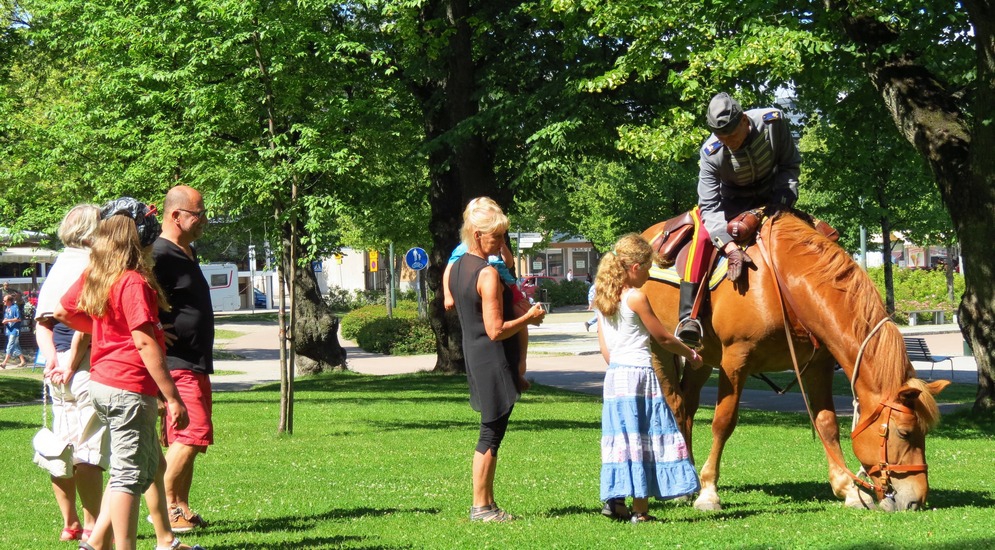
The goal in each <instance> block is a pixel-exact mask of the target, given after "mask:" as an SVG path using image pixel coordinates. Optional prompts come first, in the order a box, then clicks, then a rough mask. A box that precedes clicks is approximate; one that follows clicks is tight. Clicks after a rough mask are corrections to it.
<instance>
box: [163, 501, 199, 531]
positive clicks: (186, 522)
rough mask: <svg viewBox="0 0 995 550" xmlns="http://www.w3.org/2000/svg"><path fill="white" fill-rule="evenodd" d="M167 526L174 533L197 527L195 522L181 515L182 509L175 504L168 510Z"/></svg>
mask: <svg viewBox="0 0 995 550" xmlns="http://www.w3.org/2000/svg"><path fill="white" fill-rule="evenodd" d="M169 527H170V528H171V529H172V530H173V532H174V533H189V532H190V531H193V530H194V528H195V527H197V524H196V523H194V522H192V521H190V518H188V517H186V516H185V515H183V510H181V509H180V507H179V506H175V507H173V508H171V509H170V510H169Z"/></svg>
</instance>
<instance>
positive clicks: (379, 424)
mask: <svg viewBox="0 0 995 550" xmlns="http://www.w3.org/2000/svg"><path fill="white" fill-rule="evenodd" d="M367 424H369V425H370V426H374V427H376V428H377V429H378V430H381V431H397V430H476V429H477V427H478V426H479V425H480V424H479V423H478V422H476V421H459V420H438V421H435V422H424V421H419V422H389V421H367ZM600 427H601V421H600V420H599V421H590V422H585V421H578V420H562V419H559V420H558V419H545V420H516V419H515V417H514V415H512V419H511V424H510V427H509V429H510V430H514V431H516V432H518V431H537V432H545V431H550V430H594V429H598V428H600Z"/></svg>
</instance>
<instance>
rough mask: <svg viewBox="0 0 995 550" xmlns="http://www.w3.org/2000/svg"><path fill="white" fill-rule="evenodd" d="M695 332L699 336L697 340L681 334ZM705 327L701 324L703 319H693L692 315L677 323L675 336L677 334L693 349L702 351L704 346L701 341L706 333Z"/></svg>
mask: <svg viewBox="0 0 995 550" xmlns="http://www.w3.org/2000/svg"><path fill="white" fill-rule="evenodd" d="M688 332H690V333H693V334H694V335H695V336H697V340H688V339H685V338H683V337H682V336H681V334H682V333H688ZM704 333H705V331H704V328H703V327H702V326H701V321H699V320H697V319H692V318H690V317H685V318H684V319H682V320H681V322H679V323H677V328H675V329H674V336H676V337H677V338H678V339H679V340H680V341H681V342H683V343H684V345H685V346H687V347H689V348H691V349H693V350H694V351H701V349H702V348H703V347H704V346H703V344H702V343H701V338H702V336H703V335H704Z"/></svg>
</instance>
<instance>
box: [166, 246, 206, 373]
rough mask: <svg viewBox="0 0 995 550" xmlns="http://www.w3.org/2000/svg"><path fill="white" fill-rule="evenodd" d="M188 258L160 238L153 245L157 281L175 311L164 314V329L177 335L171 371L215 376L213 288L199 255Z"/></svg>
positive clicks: (170, 355)
mask: <svg viewBox="0 0 995 550" xmlns="http://www.w3.org/2000/svg"><path fill="white" fill-rule="evenodd" d="M193 256H194V257H193V259H192V260H191V259H190V258H188V257H187V255H186V253H185V252H183V249H182V248H180V247H179V246H177V245H175V244H173V243H172V242H170V241H168V240H166V239H163V238H161V237H160V238H159V239H157V240H156V241H155V244H154V245H152V258H153V259H154V260H155V267H154V269H153V271H154V272H155V276H156V279H157V280H158V281H159V286H161V287H162V291H163V292H165V293H166V299H167V300H168V301H169V305H170V306H172V308H173V310H172V311H168V312H166V311H160V312H159V320H160V321H162V324H163V325H168V324H172V325H173V327H172V328H167V329H166V331H167V332H172V333H173V334H175V335H176V338H177V339H176V341H175V342H173V345H172V346H167V347H166V365H167V366H168V367H169V370H192V371H195V372H201V373H206V374H211V373H213V372H214V357H213V351H214V309H213V308H212V307H211V287H210V285H208V284H207V279H205V278H204V274H203V273H202V272H201V270H200V264H199V262H198V261H197V252H196V251H194V252H193Z"/></svg>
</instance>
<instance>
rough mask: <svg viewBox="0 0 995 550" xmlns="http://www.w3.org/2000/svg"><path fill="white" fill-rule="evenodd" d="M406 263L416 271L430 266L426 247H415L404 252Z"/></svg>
mask: <svg viewBox="0 0 995 550" xmlns="http://www.w3.org/2000/svg"><path fill="white" fill-rule="evenodd" d="M404 263H406V264H408V267H410V268H411V269H414V270H415V271H421V270H423V269H425V268H426V267H428V254H427V253H426V252H425V249H424V248H419V247H417V246H416V247H414V248H411V249H410V250H408V252H407V253H406V254H404Z"/></svg>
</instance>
